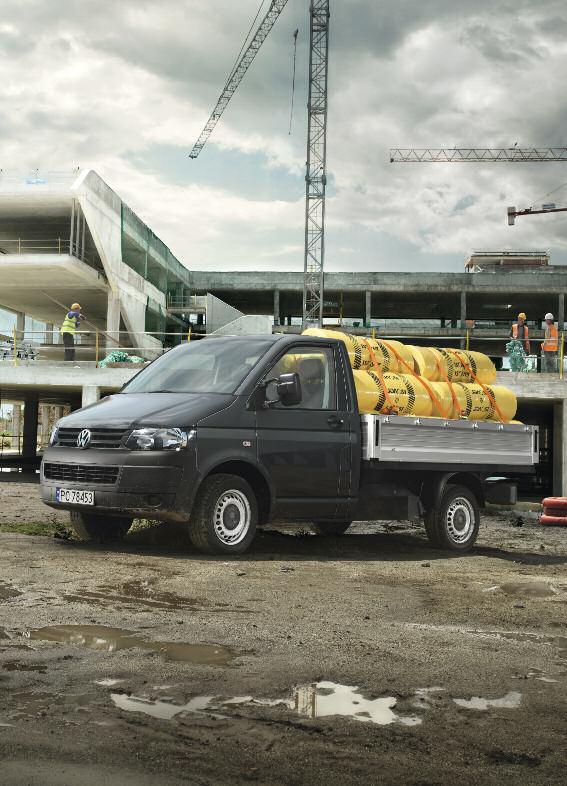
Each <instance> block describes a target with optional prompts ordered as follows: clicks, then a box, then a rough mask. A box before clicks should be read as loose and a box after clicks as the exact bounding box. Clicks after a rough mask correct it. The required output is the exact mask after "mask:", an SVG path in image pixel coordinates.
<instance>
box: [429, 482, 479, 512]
mask: <svg viewBox="0 0 567 786" xmlns="http://www.w3.org/2000/svg"><path fill="white" fill-rule="evenodd" d="M447 486H464V487H465V488H466V489H468V490H469V491H470V492H471V494H473V495H474V497H475V499H476V501H477V502H478V505H479V507H482V506H483V505H484V489H483V485H482V481H481V479H480V477H479V476H478V475H475V474H474V473H472V472H443V473H440V474H438V475H435V476H434V477H432V478H429V479H428V482H427V484H426V485H425V489H424V490H423V491H422V494H421V495H420V496H421V501H422V503H423V506H424V508H425V510H426V511H428V510H431V509H433V508H435V507H436V506H437V505H438V504H439V502H440V500H441V497H442V496H443V494H444V492H445V489H446V488H447Z"/></svg>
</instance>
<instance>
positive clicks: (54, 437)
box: [49, 425, 59, 447]
mask: <svg viewBox="0 0 567 786" xmlns="http://www.w3.org/2000/svg"><path fill="white" fill-rule="evenodd" d="M58 437H59V425H55V426H53V428H52V429H51V434H50V435H49V447H51V446H52V445H55V443H56V442H57V438H58Z"/></svg>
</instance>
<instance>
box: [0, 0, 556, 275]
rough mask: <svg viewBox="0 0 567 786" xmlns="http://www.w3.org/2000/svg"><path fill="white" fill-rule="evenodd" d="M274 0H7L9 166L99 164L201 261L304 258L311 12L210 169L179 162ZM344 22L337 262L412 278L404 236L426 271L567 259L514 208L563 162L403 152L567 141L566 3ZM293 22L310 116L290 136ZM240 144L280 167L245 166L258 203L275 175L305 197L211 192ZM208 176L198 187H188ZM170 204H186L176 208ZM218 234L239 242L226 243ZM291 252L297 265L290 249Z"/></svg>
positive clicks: (455, 3)
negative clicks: (523, 251)
mask: <svg viewBox="0 0 567 786" xmlns="http://www.w3.org/2000/svg"><path fill="white" fill-rule="evenodd" d="M258 5H259V0H239V2H234V1H230V2H229V0H207V2H203V0H165V1H164V0H161V1H160V2H158V0H124V1H123V2H121V3H116V2H110V1H109V0H74V1H73V0H26V1H25V2H23V0H3V2H2V16H1V18H0V68H1V69H2V73H3V80H2V84H0V99H1V104H2V108H3V109H2V117H1V118H0V139H1V141H2V147H3V151H4V155H5V156H7V158H8V161H9V163H10V165H11V166H12V167H17V166H22V167H25V166H29V165H34V166H36V165H45V166H47V165H49V166H51V167H54V168H58V169H60V168H64V167H65V166H66V165H67V164H69V165H70V164H73V165H74V164H76V163H77V161H79V162H80V163H82V164H84V165H86V164H89V163H91V162H92V163H94V164H95V165H96V166H97V167H99V168H102V170H103V174H105V175H106V176H107V177H108V178H109V179H110V181H111V183H112V184H113V185H115V186H116V187H117V189H118V190H119V191H121V192H123V193H125V194H126V195H131V197H132V199H133V200H134V205H135V206H136V207H137V208H138V209H139V210H140V211H141V212H142V213H143V215H144V217H145V218H146V220H148V222H149V223H150V224H151V225H152V226H155V227H156V228H157V229H158V230H160V231H163V232H167V233H169V234H168V237H166V238H165V239H166V242H167V241H169V242H170V243H171V244H172V245H173V246H174V247H175V248H178V249H180V252H183V254H185V256H186V258H188V259H191V260H194V259H199V260H201V262H202V264H210V263H211V260H215V259H218V258H219V257H221V258H223V259H224V258H225V257H227V255H231V258H232V259H236V262H235V264H242V265H244V266H247V267H250V266H254V265H255V264H256V263H258V264H260V263H261V261H262V259H263V257H264V255H267V257H268V260H269V257H270V255H272V256H276V257H277V258H278V259H279V260H281V261H280V262H278V264H280V265H284V264H291V261H292V260H293V264H295V261H296V260H297V259H298V258H299V256H300V255H298V253H297V249H296V246H300V245H301V236H302V230H301V227H300V226H299V223H300V222H301V216H302V208H301V199H302V196H301V195H302V190H303V179H302V174H301V173H302V168H303V165H304V158H305V152H304V150H305V119H306V113H305V98H306V73H307V54H308V53H307V44H308V7H309V0H289V3H288V6H287V8H286V10H285V11H284V12H283V14H282V16H281V19H279V20H278V22H277V23H276V25H275V27H274V30H273V31H272V33H271V35H270V37H269V38H268V40H267V41H266V43H265V44H264V47H263V48H262V50H261V51H260V53H259V55H258V57H257V59H256V61H255V63H254V64H253V66H252V68H251V69H250V72H249V73H248V74H247V76H246V78H245V80H244V82H243V84H242V85H241V87H240V88H239V90H238V93H237V95H236V96H235V97H234V99H233V101H232V102H231V104H230V106H229V108H228V109H227V111H226V113H225V116H224V117H223V119H222V121H221V123H220V124H219V127H218V128H217V130H216V131H215V135H214V136H213V137H212V138H211V140H210V142H209V145H211V150H210V151H207V150H206V151H204V152H203V154H202V156H203V160H202V162H201V161H200V169H198V170H197V169H193V170H190V169H187V170H185V169H184V168H183V167H185V165H186V164H185V162H186V155H187V152H188V150H189V149H190V146H191V144H192V142H193V141H194V138H195V136H196V134H197V133H198V131H199V130H200V127H202V124H203V123H204V122H205V120H206V119H207V117H208V114H209V112H210V110H211V109H212V106H213V105H214V102H215V100H216V98H217V96H218V93H219V91H220V88H221V87H222V85H223V84H224V80H225V78H226V75H227V72H228V69H229V68H230V66H231V65H232V62H233V60H234V58H235V56H236V54H237V52H238V50H239V48H240V44H241V42H242V39H243V37H244V35H245V33H246V31H247V30H248V27H249V24H250V21H251V19H252V17H253V16H254V14H255V12H256V10H257V8H258ZM266 5H267V3H266V4H265V6H264V7H266ZM331 14H332V18H331V62H330V115H329V124H330V125H329V169H330V175H331V183H332V189H331V198H330V202H329V212H328V215H329V225H330V236H331V238H333V237H336V239H337V242H336V243H335V247H336V248H338V247H341V248H342V247H344V248H349V249H353V253H352V254H351V255H350V257H349V258H348V259H345V260H343V259H342V258H341V256H340V254H338V253H337V252H336V251H334V250H333V244H332V243H330V244H329V258H330V260H331V262H332V264H334V265H335V267H341V266H342V265H345V264H347V263H348V265H349V266H350V267H352V266H353V265H354V266H358V267H367V268H368V267H370V268H371V267H380V266H384V265H390V266H391V265H398V266H399V267H403V265H404V264H405V260H404V256H403V251H402V250H398V251H396V250H395V249H394V250H393V251H392V243H400V244H411V245H412V247H414V248H415V249H416V251H417V252H419V253H420V254H421V259H422V260H423V264H424V265H435V264H439V260H440V259H441V258H442V257H443V260H444V261H443V264H459V265H460V264H461V260H462V257H463V256H464V254H465V253H466V252H467V251H468V250H469V247H470V246H472V245H476V246H486V245H490V244H501V245H508V246H509V245H511V244H516V245H517V244H527V245H528V246H529V245H538V246H539V245H543V246H553V247H554V248H556V249H557V250H558V253H559V252H561V253H563V251H562V249H567V226H566V222H562V221H561V220H560V219H557V220H556V221H555V222H552V221H551V220H548V219H544V221H541V222H537V220H536V219H535V218H534V219H526V220H525V221H524V223H523V224H521V225H520V222H518V227H517V228H515V229H514V230H513V232H514V234H513V235H511V234H510V230H509V229H508V228H507V227H506V225H505V222H504V220H503V217H504V215H505V207H506V204H507V203H509V204H516V203H517V204H521V202H522V200H523V201H525V202H526V203H530V202H531V201H532V200H534V199H536V198H537V197H538V196H540V195H542V194H545V193H547V192H549V191H553V189H554V188H556V187H557V186H558V185H560V184H561V182H562V179H565V180H567V177H565V178H563V175H562V165H553V164H549V165H544V166H541V167H539V166H537V165H532V166H529V165H525V166H524V165H521V166H517V167H516V166H511V167H508V168H505V167H492V168H489V167H476V168H475V167H471V166H469V167H466V166H455V167H452V166H446V167H426V166H415V167H413V168H412V167H404V166H399V167H397V166H394V165H391V164H389V162H388V148H389V147H390V146H393V147H395V146H423V147H425V146H432V147H437V146H439V147H442V146H452V145H455V146H485V145H492V146H511V145H513V144H515V143H517V144H519V145H520V146H522V145H537V146H546V145H561V144H565V130H564V129H565V128H566V127H567V125H566V123H567V107H566V105H565V102H564V101H563V93H564V84H565V81H566V79H567V53H565V51H564V47H563V41H564V39H565V33H566V31H567V7H566V6H565V3H564V2H558V1H557V0H541V2H539V3H534V2H533V0H529V1H528V0H517V2H511V0H476V2H475V3H470V2H463V0H427V1H423V0H382V1H380V0H333V2H332V5H331ZM296 27H298V28H299V30H300V35H299V49H298V63H297V75H298V78H297V96H296V119H295V123H294V130H293V134H292V136H291V137H288V134H287V128H288V121H289V102H290V86H291V56H292V39H291V34H292V32H293V30H294V29H295V28H296ZM162 148H163V149H165V150H166V151H167V153H163V155H166V154H167V155H168V156H169V157H170V158H172V159H173V160H174V161H176V162H179V163H176V164H175V166H176V167H177V169H178V170H180V171H181V172H185V171H186V172H187V176H186V177H187V184H186V188H185V190H183V189H181V190H172V188H171V187H170V186H171V182H172V180H171V178H170V174H169V171H166V169H163V170H161V169H160V166H159V164H156V158H155V155H154V154H155V152H156V150H161V149H162ZM227 149H230V151H231V153H234V155H242V156H243V161H245V160H246V159H245V155H244V154H250V153H254V152H257V153H259V154H260V155H261V156H263V157H265V158H266V161H267V162H268V163H267V164H266V165H258V164H256V167H257V168H256V169H252V168H246V166H245V164H244V163H241V165H240V169H239V170H238V171H239V173H240V172H243V173H244V174H243V175H242V177H245V178H246V180H247V186H248V188H247V193H250V192H253V191H254V187H255V186H256V190H257V191H258V192H261V190H262V189H261V185H262V182H263V180H262V179H264V180H265V179H266V178H271V180H270V182H273V183H274V184H275V186H274V189H275V188H277V177H278V173H281V172H282V171H284V172H286V173H287V174H289V173H291V175H292V176H293V177H295V178H296V186H297V189H296V192H294V195H293V196H290V195H289V193H288V194H287V196H285V197H284V196H282V198H281V199H277V198H271V199H267V198H262V199H261V200H260V201H258V202H254V203H250V201H247V200H246V198H244V197H243V195H242V193H239V191H238V188H237V187H236V186H234V184H233V185H232V186H231V187H230V188H229V187H228V186H226V187H224V188H223V186H222V182H221V181H220V179H218V178H217V180H214V181H213V178H212V175H211V179H210V182H209V183H207V179H206V178H207V175H206V167H207V161H210V160H212V157H213V153H214V152H216V153H218V154H222V153H223V151H226V150H227ZM206 156H209V158H207V157H206ZM134 160H135V162H136V165H135V166H134V164H133V163H132V161H134ZM180 162H183V167H182V166H181V163H180ZM173 168H174V165H173V164H172V165H171V167H170V169H173ZM195 171H199V173H200V177H201V180H200V181H199V183H196V182H192V181H191V177H192V172H195ZM144 178H145V179H144ZM236 179H237V178H234V179H233V180H236ZM176 182H177V183H178V180H176ZM146 189H149V191H146ZM168 189H169V190H168ZM158 193H159V195H160V196H159V198H157V196H156V194H158ZM168 193H175V199H176V200H177V201H176V202H175V205H174V209H173V208H172V206H171V203H169V202H167V194H168ZM561 197H562V194H561V192H559V193H558V195H557V199H558V201H560V200H561ZM172 199H173V197H172ZM183 200H186V206H185V208H184V209H181V208H179V212H176V211H177V209H178V203H179V202H181V203H183ZM565 200H566V201H567V196H565ZM456 206H458V207H457V208H456ZM186 214H187V215H192V216H197V217H198V218H197V219H196V220H195V225H194V226H192V233H191V238H192V243H193V245H191V243H190V241H189V240H188V239H187V232H185V231H184V225H183V226H182V227H178V226H177V223H182V222H183V217H184V215H186ZM235 216H237V217H238V220H234V218H235ZM174 222H177V223H174ZM294 222H298V229H297V231H296V230H295V229H294V227H295V223H294ZM222 226H224V227H230V231H231V232H232V233H233V234H232V236H231V237H227V238H225V237H223V233H222V232H221V231H220V230H219V227H222ZM363 236H364V238H365V239H364V241H363V240H362V239H361V238H362V237H363ZM211 238H214V244H213V243H212V242H211ZM369 238H371V239H370V240H369ZM237 247H238V248H239V252H238V254H236V253H235V251H234V249H235V248H237ZM288 247H289V248H290V249H294V250H293V251H292V252H290V254H289V256H287V257H286V256H285V255H282V256H279V255H280V252H281V249H282V248H283V249H286V248H288ZM444 255H453V256H452V258H453V259H454V260H455V261H454V262H448V263H447V261H446V259H445V256H444ZM265 264H270V261H268V262H266V263H265Z"/></svg>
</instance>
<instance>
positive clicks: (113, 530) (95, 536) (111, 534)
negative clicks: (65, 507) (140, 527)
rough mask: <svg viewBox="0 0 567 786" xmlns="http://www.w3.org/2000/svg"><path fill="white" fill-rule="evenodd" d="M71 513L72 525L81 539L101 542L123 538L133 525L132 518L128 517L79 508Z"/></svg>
mask: <svg viewBox="0 0 567 786" xmlns="http://www.w3.org/2000/svg"><path fill="white" fill-rule="evenodd" d="M69 515H70V517H71V526H72V527H73V529H74V530H75V534H76V535H77V536H78V537H79V538H80V539H81V540H98V541H100V542H101V543H105V542H107V541H109V540H122V538H123V537H124V536H125V535H126V533H127V532H128V530H129V529H130V527H131V526H132V519H131V518H126V517H124V518H123V517H118V516H103V515H100V514H99V513H83V512H82V511H79V510H72V511H71V512H70V514H69Z"/></svg>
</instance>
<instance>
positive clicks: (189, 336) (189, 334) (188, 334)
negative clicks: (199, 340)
mask: <svg viewBox="0 0 567 786" xmlns="http://www.w3.org/2000/svg"><path fill="white" fill-rule="evenodd" d="M187 341H191V325H189V330H188V331H187Z"/></svg>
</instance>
